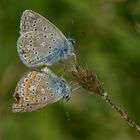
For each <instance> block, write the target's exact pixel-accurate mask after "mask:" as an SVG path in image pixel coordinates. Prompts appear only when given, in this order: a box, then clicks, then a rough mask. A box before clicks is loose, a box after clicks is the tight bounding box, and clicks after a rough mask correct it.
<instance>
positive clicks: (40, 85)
mask: <svg viewBox="0 0 140 140" xmlns="http://www.w3.org/2000/svg"><path fill="white" fill-rule="evenodd" d="M46 69H47V68H46ZM70 90H71V88H70V87H69V85H68V83H67V82H66V81H65V80H64V79H63V78H60V77H58V76H57V75H55V74H54V73H53V72H51V71H50V70H48V69H47V71H46V70H42V71H35V70H32V71H29V72H27V73H26V74H25V75H24V76H23V77H22V78H21V80H20V81H19V83H18V85H17V87H16V90H15V93H14V98H15V99H16V103H14V104H13V112H31V111H33V110H36V109H39V108H42V107H44V106H47V105H48V104H52V103H54V102H57V101H58V100H60V99H61V98H63V97H64V98H66V96H69V97H70V94H69V93H70Z"/></svg>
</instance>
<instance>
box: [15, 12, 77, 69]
mask: <svg viewBox="0 0 140 140" xmlns="http://www.w3.org/2000/svg"><path fill="white" fill-rule="evenodd" d="M20 34H21V36H20V37H19V39H18V42H17V49H18V53H19V56H20V58H21V60H22V61H23V63H24V64H25V65H27V66H28V67H36V66H43V65H46V66H49V65H52V64H53V63H55V62H57V61H60V60H64V59H67V58H69V57H73V56H75V54H74V53H73V46H74V44H75V41H74V39H67V38H66V37H65V36H64V35H63V34H62V32H61V31H60V30H59V29H58V28H57V27H56V26H55V25H53V24H52V23H51V22H50V21H48V20H47V19H45V18H44V17H42V16H41V15H39V14H37V13H36V12H34V11H31V10H25V11H24V12H23V15H22V17H21V23H20Z"/></svg>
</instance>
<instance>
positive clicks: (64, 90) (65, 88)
mask: <svg viewBox="0 0 140 140" xmlns="http://www.w3.org/2000/svg"><path fill="white" fill-rule="evenodd" d="M60 83H61V85H60V86H61V88H62V94H63V95H64V96H65V95H68V94H69V93H70V92H71V88H70V86H69V84H68V83H67V82H66V80H65V79H63V78H61V80H60Z"/></svg>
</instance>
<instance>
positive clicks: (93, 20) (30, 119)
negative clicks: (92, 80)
mask: <svg viewBox="0 0 140 140" xmlns="http://www.w3.org/2000/svg"><path fill="white" fill-rule="evenodd" d="M26 9H31V10H34V11H36V12H38V13H40V14H41V15H43V16H44V17H46V18H47V19H49V20H50V21H51V22H52V23H54V24H55V25H56V26H57V27H58V28H59V29H60V30H61V31H62V32H63V33H64V34H65V35H66V36H68V34H69V33H70V34H71V37H74V38H75V39H76V47H75V53H76V55H77V61H78V63H79V64H83V65H87V66H88V67H89V68H90V69H91V70H94V71H95V72H96V73H97V74H98V75H99V76H100V79H101V80H102V81H103V82H104V87H105V90H106V91H107V92H108V94H109V96H110V98H111V99H112V100H114V101H115V102H116V103H117V104H119V105H120V106H121V107H122V108H124V110H125V111H127V113H128V114H129V116H130V117H131V118H133V120H134V121H135V122H137V123H138V124H140V1H139V0H24V1H20V0H0V140H25V139H26V140H139V139H140V138H139V135H138V134H137V133H136V132H135V131H134V130H133V129H131V128H130V127H129V126H128V125H127V124H126V123H125V122H124V121H123V120H122V119H121V118H120V117H119V115H118V114H117V113H116V112H114V111H113V110H112V109H110V108H109V107H108V106H107V105H106V104H105V103H104V102H103V101H102V100H101V99H100V98H99V97H98V96H97V95H94V94H89V93H90V92H87V91H85V90H84V89H82V88H81V89H79V90H77V91H75V92H74V93H72V98H71V100H70V101H69V102H67V103H64V105H63V104H62V101H59V102H58V103H55V104H52V105H49V106H48V107H46V108H42V109H40V110H37V111H34V112H31V113H12V111H11V106H12V103H13V102H14V99H13V93H14V90H15V87H16V84H17V82H18V80H19V79H20V78H21V77H22V75H23V74H24V72H25V71H27V68H26V66H25V65H23V63H22V62H21V61H20V59H19V56H18V53H17V49H16V42H17V39H18V37H19V23H20V17H21V14H22V12H23V11H24V10H26ZM72 22H73V24H72ZM55 69H56V70H58V69H61V68H60V67H59V68H58V66H55V68H54V70H55ZM71 80H73V79H72V77H71V78H68V81H71ZM65 110H66V111H65ZM66 112H68V113H69V114H70V120H68V117H67V115H66Z"/></svg>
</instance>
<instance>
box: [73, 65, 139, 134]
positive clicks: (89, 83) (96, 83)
mask: <svg viewBox="0 0 140 140" xmlns="http://www.w3.org/2000/svg"><path fill="white" fill-rule="evenodd" d="M71 73H72V75H73V76H74V78H75V79H76V81H77V82H78V83H79V85H81V86H82V87H83V88H85V89H86V90H89V91H91V92H94V93H96V94H98V95H99V96H100V97H101V98H102V100H104V101H105V102H106V103H107V104H108V105H109V106H110V107H111V108H112V109H114V110H115V111H116V112H117V113H118V114H119V115H120V116H121V117H122V118H123V119H124V120H125V121H126V122H127V124H128V125H129V126H131V127H132V128H134V129H135V130H136V131H137V132H138V133H139V134H140V127H139V126H138V125H137V124H136V123H135V122H134V121H132V119H131V118H130V117H129V116H128V115H127V113H126V112H125V111H124V110H123V109H121V108H120V107H119V106H117V105H116V103H114V102H113V101H112V100H111V99H110V98H109V97H108V94H107V92H105V91H104V89H103V86H102V83H101V82H100V80H99V79H98V77H97V75H96V74H94V73H93V72H90V71H89V69H88V68H84V67H81V66H78V65H73V68H72V70H71Z"/></svg>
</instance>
